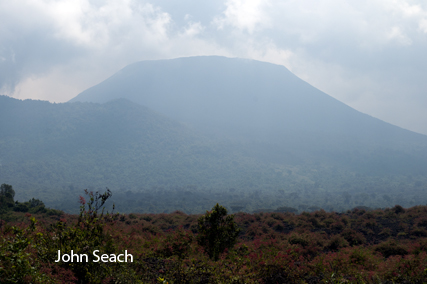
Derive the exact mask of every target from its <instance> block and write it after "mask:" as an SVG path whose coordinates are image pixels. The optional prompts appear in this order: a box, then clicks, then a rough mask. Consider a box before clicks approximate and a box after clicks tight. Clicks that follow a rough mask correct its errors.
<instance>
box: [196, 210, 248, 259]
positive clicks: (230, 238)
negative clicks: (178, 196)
mask: <svg viewBox="0 0 427 284" xmlns="http://www.w3.org/2000/svg"><path fill="white" fill-rule="evenodd" d="M198 229H199V235H198V236H197V242H198V243H199V245H201V246H202V247H203V248H204V249H205V252H207V253H208V255H209V257H210V258H211V259H214V260H215V261H216V260H218V258H219V255H220V254H221V253H222V252H224V250H225V249H230V248H233V246H234V245H235V244H236V241H237V236H238V235H239V232H240V229H239V228H238V227H237V224H236V223H235V222H234V216H233V215H231V216H227V209H225V207H223V206H220V205H218V203H217V204H216V205H215V206H214V207H213V208H212V211H210V212H209V211H208V212H206V214H205V215H204V216H202V217H200V218H199V220H198Z"/></svg>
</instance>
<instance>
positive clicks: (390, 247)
mask: <svg viewBox="0 0 427 284" xmlns="http://www.w3.org/2000/svg"><path fill="white" fill-rule="evenodd" d="M375 251H377V252H380V253H381V254H382V255H383V256H384V257H385V258H388V257H390V256H393V255H401V256H404V255H407V254H408V251H407V250H406V249H405V248H404V247H403V246H401V245H399V244H398V243H397V242H396V241H394V240H392V241H387V242H384V243H382V244H380V245H378V246H377V247H376V248H375Z"/></svg>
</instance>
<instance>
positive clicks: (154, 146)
mask: <svg viewBox="0 0 427 284" xmlns="http://www.w3.org/2000/svg"><path fill="white" fill-rule="evenodd" d="M0 129H1V131H0V182H1V183H7V184H11V185H13V187H14V188H15V191H16V197H15V199H17V200H19V201H25V200H28V199H31V198H33V197H37V198H39V199H42V200H43V201H44V202H45V203H46V205H48V206H50V207H52V208H56V209H60V210H64V211H67V212H73V210H75V209H76V208H78V205H77V204H78V196H79V195H81V193H82V191H83V189H86V188H87V189H89V190H100V191H102V190H104V189H105V188H106V187H108V188H109V189H110V190H111V191H112V192H113V197H112V199H111V201H110V202H112V203H113V202H114V203H115V204H116V208H117V209H118V211H120V212H138V213H160V212H173V211H175V210H180V211H183V212H185V213H202V212H204V211H206V210H207V209H210V208H211V207H212V206H213V205H215V204H216V203H220V204H222V205H224V206H225V207H226V208H228V209H229V210H230V211H231V212H238V211H244V212H257V211H277V212H303V211H315V210H318V209H320V208H322V209H324V210H326V211H337V212H341V211H345V210H348V209H351V208H354V207H361V206H363V207H369V208H384V207H392V206H394V205H396V204H399V205H401V206H403V207H410V206H414V205H420V204H423V205H425V204H426V203H427V193H426V188H427V178H426V177H427V175H426V172H427V136H425V135H422V134H418V133H414V132H411V131H409V130H405V129H402V128H400V127H397V126H394V125H391V124H389V123H386V122H384V121H381V120H379V119H376V118H374V117H371V116H369V115H366V114H363V113H361V112H358V111H356V110H355V109H353V108H351V107H349V106H347V105H345V104H344V103H341V102H340V101H338V100H336V99H334V98H332V97H330V96H329V95H327V94H325V93H323V92H321V91H320V90H318V89H316V88H314V87H313V86H311V85H309V84H308V83H306V82H304V81H303V80H301V79H299V78H298V77H297V76H295V75H294V74H292V73H291V72H290V71H289V70H288V69H286V68H285V67H283V66H279V65H274V64H270V63H265V62H260V61H254V60H244V59H237V58H226V57H218V56H205V57H187V58H178V59H170V60H153V61H141V62H136V63H134V64H131V65H129V66H127V67H125V68H123V69H122V70H120V71H118V72H117V73H116V74H114V75H113V76H111V77H110V78H108V79H106V80H105V81H103V82H101V83H100V84H98V85H95V86H93V87H91V88H89V89H87V90H86V91H84V92H82V93H80V94H79V95H77V96H76V97H75V98H73V99H72V100H70V101H69V102H67V103H59V104H52V103H49V102H46V101H36V100H24V101H21V100H17V99H13V98H10V97H7V96H0Z"/></svg>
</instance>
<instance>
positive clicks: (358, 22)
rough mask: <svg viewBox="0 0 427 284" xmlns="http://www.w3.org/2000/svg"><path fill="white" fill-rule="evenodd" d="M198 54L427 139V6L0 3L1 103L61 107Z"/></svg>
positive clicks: (317, 1) (120, 0) (131, 0)
mask: <svg viewBox="0 0 427 284" xmlns="http://www.w3.org/2000/svg"><path fill="white" fill-rule="evenodd" d="M194 55H224V56H228V57H241V58H252V59H257V60H261V61H268V62H272V63H276V64H281V65H284V66H286V67H287V68H288V69H290V70H291V71H292V72H294V73H295V74H296V75H298V76H299V77H301V78H302V79H304V80H306V81H307V82H309V83H310V84H312V85H313V86H315V87H317V88H319V89H320V90H322V91H324V92H326V93H328V94H329V95H331V96H333V97H335V98H337V99H338V100H340V101H342V102H344V103H346V104H348V105H350V106H352V107H354V108H356V109H357V110H359V111H362V112H364V113H367V114H370V115H372V116H374V117H377V118H380V119H382V120H385V121H387V122H390V123H393V124H395V125H398V126H401V127H404V128H407V129H410V130H413V131H417V132H420V133H424V134H427V2H426V1H423V0H420V1H415V0H414V1H410V0H358V1H354V0H270V1H268V0H267V1H260V0H245V1H243V0H226V1H221V0H215V1H214V0H205V1H196V0H194V1H190V0H181V1H175V0H151V1H144V0H13V1H11V0H0V94H6V95H9V96H12V97H15V98H19V99H26V98H31V99H41V100H49V101H51V102H66V101H68V100H69V99H71V98H73V97H74V96H76V95H77V94H78V93H79V92H81V91H83V90H85V89H86V88H88V87H90V86H92V85H95V84H97V83H99V82H101V81H103V80H104V79H106V78H107V77H109V76H110V75H112V74H113V73H115V72H116V71H118V70H119V69H120V68H123V67H124V66H126V65H127V64H130V63H133V62H135V61H140V60H147V59H165V58H176V57H182V56H194Z"/></svg>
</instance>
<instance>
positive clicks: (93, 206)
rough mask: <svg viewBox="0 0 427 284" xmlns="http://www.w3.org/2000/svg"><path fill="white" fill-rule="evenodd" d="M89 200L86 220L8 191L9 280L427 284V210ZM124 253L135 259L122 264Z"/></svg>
mask: <svg viewBox="0 0 427 284" xmlns="http://www.w3.org/2000/svg"><path fill="white" fill-rule="evenodd" d="M85 193H86V194H83V193H82V196H80V197H78V196H77V195H70V198H74V197H75V198H78V199H79V201H80V210H79V211H80V213H79V214H77V215H70V214H65V213H63V212H61V211H57V210H51V209H48V208H46V207H45V206H44V204H43V202H42V201H40V200H37V199H31V200H30V201H28V202H24V203H21V202H16V201H14V189H13V188H12V186H10V185H7V184H3V185H2V186H1V192H0V202H1V204H0V205H1V207H0V210H1V211H0V213H1V214H0V225H1V228H0V279H2V283H425V279H426V278H427V270H426V269H425V267H426V266H427V207H426V206H415V207H411V208H403V207H402V206H400V205H396V206H394V207H392V208H386V209H377V210H369V209H367V208H355V209H353V210H348V211H346V212H343V213H337V212H326V211H324V210H315V211H313V212H303V213H301V214H295V213H291V212H258V213H254V214H248V213H243V212H240V213H236V214H234V215H230V214H228V213H227V210H226V209H225V208H224V207H223V206H221V205H218V204H217V205H215V206H214V207H213V208H212V209H211V210H210V211H207V212H206V213H205V214H199V215H194V214H185V213H183V212H181V211H175V212H172V213H168V214H166V213H161V214H135V213H131V214H117V213H115V212H114V209H113V210H112V211H111V209H112V208H111V207H109V208H107V209H109V210H110V212H107V210H106V209H105V206H106V204H105V202H106V201H107V200H108V199H109V198H110V197H111V194H112V193H111V191H109V190H107V191H105V192H102V193H100V192H90V191H85ZM107 207H108V206H107ZM209 209H210V208H209ZM58 250H60V251H61V253H62V257H58ZM71 250H73V253H74V254H76V255H87V256H88V259H87V261H86V259H84V258H83V257H82V259H81V262H78V261H77V259H76V258H74V261H73V262H71V261H70V260H69V259H67V257H64V255H65V254H71ZM93 251H96V252H97V253H98V252H99V255H101V254H106V255H107V256H106V257H105V258H104V260H105V262H101V261H98V262H96V260H99V256H98V255H96V254H93V253H92V252H93ZM125 252H126V253H127V254H131V255H132V258H130V257H128V259H129V261H128V262H120V255H122V254H124V253H125ZM116 255H117V258H116V257H115V256H116ZM58 259H59V261H58V262H55V260H58ZM107 260H108V261H107ZM121 260H122V261H123V258H122V259H121ZM131 260H132V261H131Z"/></svg>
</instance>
